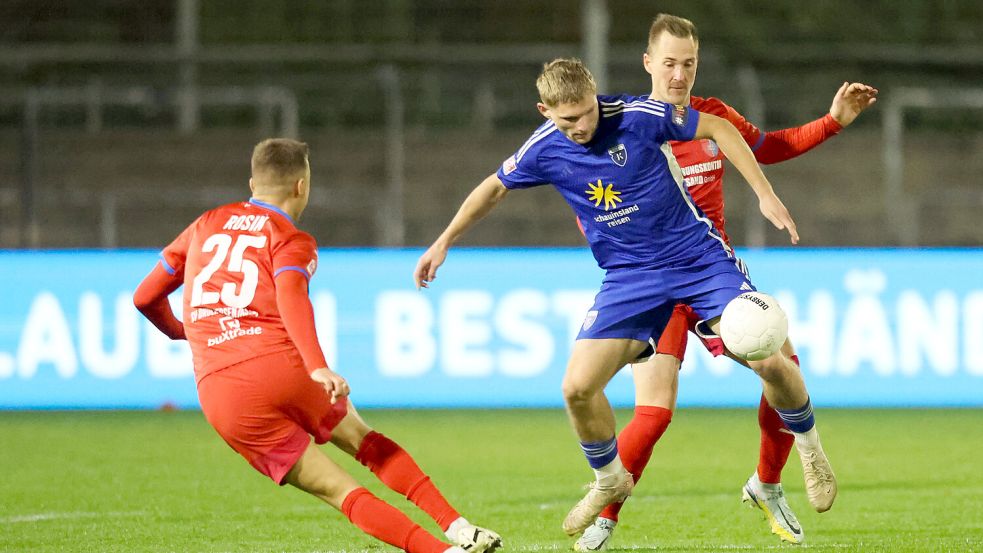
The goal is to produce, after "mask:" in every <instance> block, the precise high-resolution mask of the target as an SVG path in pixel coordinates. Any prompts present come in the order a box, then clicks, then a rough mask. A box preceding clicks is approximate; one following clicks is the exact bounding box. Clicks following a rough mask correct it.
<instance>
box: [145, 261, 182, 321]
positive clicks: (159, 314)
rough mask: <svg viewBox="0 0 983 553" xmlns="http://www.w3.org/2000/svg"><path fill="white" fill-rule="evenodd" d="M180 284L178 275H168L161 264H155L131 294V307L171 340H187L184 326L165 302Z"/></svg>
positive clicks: (180, 280) (167, 302) (168, 303)
mask: <svg viewBox="0 0 983 553" xmlns="http://www.w3.org/2000/svg"><path fill="white" fill-rule="evenodd" d="M181 284H183V281H182V279H181V277H180V276H179V275H176V274H174V275H172V274H170V273H168V272H167V270H165V269H164V266H163V265H162V264H161V263H157V265H155V266H154V269H153V270H152V271H150V274H148V275H147V276H146V277H145V278H144V279H143V281H142V282H140V285H139V286H137V290H136V292H134V293H133V305H134V306H136V308H137V310H139V311H140V313H142V314H143V316H144V317H146V318H147V319H148V320H150V322H152V323H153V324H154V326H156V327H157V328H158V329H159V330H160V331H161V332H163V333H164V334H165V335H166V336H167V337H168V338H170V339H171V340H186V339H187V338H186V337H185V335H184V324H183V323H182V322H181V321H179V320H178V318H177V317H175V316H174V311H173V310H171V304H170V302H169V301H167V296H169V295H171V292H173V291H175V290H177V289H178V288H180V287H181Z"/></svg>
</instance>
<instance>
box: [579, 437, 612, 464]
mask: <svg viewBox="0 0 983 553" xmlns="http://www.w3.org/2000/svg"><path fill="white" fill-rule="evenodd" d="M580 448H581V449H583V450H584V455H586V456H587V462H588V463H590V467H591V468H592V469H595V470H596V469H599V468H601V467H603V466H605V465H608V464H610V463H611V461H614V460H615V458H617V457H618V440H617V439H616V438H614V437H612V438H611V439H610V440H604V441H603V442H580Z"/></svg>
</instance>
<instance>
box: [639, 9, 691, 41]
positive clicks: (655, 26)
mask: <svg viewBox="0 0 983 553" xmlns="http://www.w3.org/2000/svg"><path fill="white" fill-rule="evenodd" d="M663 32H666V33H669V34H670V35H672V36H674V37H676V38H692V39H693V42H694V43H696V45H697V46H699V45H700V36H699V35H698V34H697V33H696V25H694V24H693V22H692V21H690V20H689V19H686V18H685V17H679V16H675V15H669V14H668V13H660V14H659V15H657V16H655V19H654V20H653V21H652V26H651V27H649V42H648V49H649V50H651V49H652V45H653V44H655V42H656V41H657V40H659V36H660V35H662V33H663Z"/></svg>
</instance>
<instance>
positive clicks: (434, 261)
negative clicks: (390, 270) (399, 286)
mask: <svg viewBox="0 0 983 553" xmlns="http://www.w3.org/2000/svg"><path fill="white" fill-rule="evenodd" d="M445 259H447V248H444V247H441V246H439V245H437V244H434V245H432V246H430V248H428V249H427V251H425V252H423V255H421V256H420V260H419V261H417V262H416V270H415V271H413V281H414V282H415V283H416V289H417V290H419V289H420V288H429V287H430V282H432V281H433V280H434V279H435V278H437V268H438V267H440V266H441V265H443V264H444V260H445Z"/></svg>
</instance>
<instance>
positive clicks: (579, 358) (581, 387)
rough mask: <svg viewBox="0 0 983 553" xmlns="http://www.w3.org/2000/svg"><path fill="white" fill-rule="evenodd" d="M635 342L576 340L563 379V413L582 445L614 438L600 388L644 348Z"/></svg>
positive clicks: (612, 418) (608, 409)
mask: <svg viewBox="0 0 983 553" xmlns="http://www.w3.org/2000/svg"><path fill="white" fill-rule="evenodd" d="M645 346H646V344H645V343H644V342H640V341H638V340H631V339H623V338H607V339H583V340H577V341H576V342H575V343H574V346H573V353H572V354H571V355H570V361H569V363H568V364H567V372H566V375H565V376H564V378H563V398H564V400H565V402H566V405H567V414H568V415H569V416H570V421H571V422H572V423H573V427H574V430H575V431H576V432H577V436H578V437H579V438H580V441H582V442H596V441H601V440H607V439H609V438H611V437H612V436H614V430H615V423H614V412H613V411H612V410H611V405H610V404H609V403H608V400H607V397H605V395H604V387H605V386H606V385H607V383H608V381H610V380H611V377H613V376H614V374H615V373H616V372H618V369H620V368H621V367H623V366H625V365H627V364H628V363H630V362H631V361H632V360H633V359H635V358H636V357H638V355H639V354H640V353H641V352H642V351H643V350H644V349H645Z"/></svg>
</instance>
